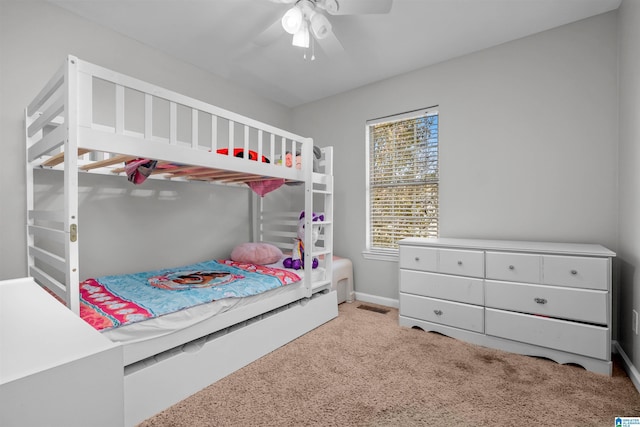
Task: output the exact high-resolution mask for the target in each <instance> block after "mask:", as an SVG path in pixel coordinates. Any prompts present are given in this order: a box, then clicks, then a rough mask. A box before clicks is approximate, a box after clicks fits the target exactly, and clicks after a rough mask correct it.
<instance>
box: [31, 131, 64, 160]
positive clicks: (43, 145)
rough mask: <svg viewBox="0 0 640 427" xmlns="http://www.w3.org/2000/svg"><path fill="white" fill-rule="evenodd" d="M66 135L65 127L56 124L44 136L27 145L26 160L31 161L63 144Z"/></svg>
mask: <svg viewBox="0 0 640 427" xmlns="http://www.w3.org/2000/svg"><path fill="white" fill-rule="evenodd" d="M66 136H67V130H66V129H65V127H64V126H63V125H58V126H56V128H55V129H54V130H53V131H51V132H49V133H48V134H47V135H46V136H45V137H44V138H42V139H41V140H40V141H38V142H36V143H35V144H33V145H32V146H31V147H29V150H28V154H27V155H28V160H27V161H29V162H32V161H34V160H35V159H36V158H38V157H40V156H42V155H43V154H46V153H48V152H50V151H52V150H55V149H56V148H58V147H60V146H61V145H62V144H64V140H65V138H66Z"/></svg>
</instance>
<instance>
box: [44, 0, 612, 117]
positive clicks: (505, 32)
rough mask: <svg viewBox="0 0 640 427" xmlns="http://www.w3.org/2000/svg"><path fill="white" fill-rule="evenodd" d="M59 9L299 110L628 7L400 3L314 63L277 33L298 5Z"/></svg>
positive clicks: (337, 24) (105, 3) (348, 24)
mask: <svg viewBox="0 0 640 427" xmlns="http://www.w3.org/2000/svg"><path fill="white" fill-rule="evenodd" d="M49 1H51V2H52V3H54V4H57V5H59V6H61V7H63V8H65V9H68V10H69V11H71V12H73V13H76V14H78V15H80V16H82V17H85V18H87V19H89V20H91V21H95V22H97V23H99V24H101V25H103V26H105V27H108V28H111V29H113V30H115V31H117V32H119V33H122V34H124V35H126V36H128V37H131V38H133V39H136V40H138V41H140V42H142V43H144V44H146V45H149V46H151V47H154V48H156V49H159V50H161V51H163V52H165V53H167V54H169V55H171V56H173V57H176V58H179V59H181V60H183V61H186V62H188V63H191V64H193V65H195V66H198V67H200V68H202V69H205V70H208V71H210V72H211V73H214V74H217V75H219V76H222V77H225V78H227V79H229V80H231V81H233V82H236V83H238V84H240V85H242V86H243V87H247V88H250V89H252V90H254V91H255V92H257V93H259V94H261V95H263V96H265V97H267V98H269V99H272V100H274V101H276V102H279V103H282V104H284V105H286V106H289V107H295V106H298V105H301V104H304V103H307V102H311V101H314V100H318V99H321V98H323V97H326V96H329V95H334V94H336V93H340V92H344V91H347V90H350V89H353V88H356V87H359V86H363V85H366V84H368V83H372V82H375V81H379V80H383V79H386V78H388V77H391V76H395V75H398V74H402V73H406V72H409V71H412V70H416V69H419V68H422V67H425V66H428V65H431V64H435V63H438V62H441V61H444V60H447V59H450V58H453V57H456V56H460V55H464V54H467V53H470V52H474V51H478V50H481V49H485V48H488V47H491V46H495V45H498V44H501V43H504V42H507V41H510V40H514V39H517V38H521V37H524V36H527V35H530V34H534V33H537V32H540V31H544V30H547V29H550V28H553V27H557V26H560V25H563V24H566V23H569V22H573V21H577V20H580V19H584V18H587V17H590V16H593V15H598V14H601V13H604V12H607V11H610V10H613V9H616V8H618V6H619V4H620V1H621V0H394V2H393V6H392V8H391V11H390V13H388V14H383V15H345V16H330V17H329V19H330V21H331V22H332V25H333V30H334V33H335V35H336V36H337V37H338V39H339V40H340V42H341V43H342V45H343V47H344V51H343V52H342V53H339V54H332V55H329V56H327V55H326V54H325V53H324V52H323V51H322V50H321V49H320V48H319V47H318V45H317V44H316V49H315V53H316V59H315V60H314V61H309V60H305V59H304V58H303V49H302V48H297V47H294V46H291V36H290V35H288V34H286V33H285V32H284V30H282V28H281V26H280V25H276V26H273V27H272V24H274V23H275V22H276V21H279V20H280V17H281V16H282V14H283V13H284V12H285V11H286V10H287V9H288V8H289V7H290V6H287V5H284V4H278V3H276V2H273V1H270V0H49ZM339 1H341V2H344V3H346V2H348V1H350V0H339ZM351 1H353V0H351ZM269 28H271V29H272V30H271V31H267V33H266V34H268V35H269V36H270V37H267V36H266V35H265V33H263V32H264V31H265V30H267V29H269ZM274 29H275V32H274ZM261 34H262V35H261ZM259 36H260V37H259Z"/></svg>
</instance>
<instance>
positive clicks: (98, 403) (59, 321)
mask: <svg viewBox="0 0 640 427" xmlns="http://www.w3.org/2000/svg"><path fill="white" fill-rule="evenodd" d="M123 378H124V373H123V368H122V348H121V346H120V345H118V344H114V343H112V342H111V341H109V340H108V339H107V338H105V337H103V336H102V335H101V334H100V333H99V332H98V331H96V330H95V329H93V328H92V327H91V326H89V324H87V323H86V322H84V321H83V320H82V319H80V318H79V317H78V316H76V315H75V314H73V313H72V312H71V311H69V310H68V309H67V308H66V307H64V306H63V305H62V304H60V303H59V302H58V301H56V300H55V299H54V298H53V297H52V296H50V295H48V294H47V293H46V292H45V291H44V290H43V289H42V288H41V287H40V286H38V285H37V284H36V283H35V282H34V281H33V279H31V278H24V279H15V280H5V281H0V426H2V427H12V426H15V427H24V426H65V427H74V426H78V427H80V426H96V427H97V426H104V427H118V426H121V425H123V423H124V401H123V381H124V380H123Z"/></svg>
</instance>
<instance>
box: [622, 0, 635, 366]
mask: <svg viewBox="0 0 640 427" xmlns="http://www.w3.org/2000/svg"><path fill="white" fill-rule="evenodd" d="M618 12H619V35H620V45H619V52H620V53H619V54H620V62H619V64H620V169H619V173H620V178H619V183H620V184H619V185H620V197H619V198H620V204H619V211H620V244H619V250H618V261H619V263H620V265H621V269H620V288H619V294H620V296H619V302H620V304H619V310H618V312H617V313H616V314H617V316H618V319H619V322H620V331H619V335H618V341H619V342H620V344H621V345H622V348H623V349H624V351H625V353H626V354H627V355H628V356H629V358H630V359H631V361H632V362H633V365H634V366H635V367H638V366H640V338H638V335H637V334H635V333H633V331H632V329H631V327H630V326H631V313H632V310H633V309H635V310H636V311H640V291H639V290H638V289H639V287H640V278H639V276H638V268H639V267H640V205H639V204H638V200H640V199H639V198H638V195H639V194H640V168H639V167H638V165H640V55H639V52H640V25H638V23H640V2H637V1H635V0H623V2H622V5H621V7H620V9H619V10H618Z"/></svg>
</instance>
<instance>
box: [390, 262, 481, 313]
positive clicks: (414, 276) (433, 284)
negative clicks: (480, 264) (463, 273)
mask: <svg viewBox="0 0 640 427" xmlns="http://www.w3.org/2000/svg"><path fill="white" fill-rule="evenodd" d="M483 282H484V281H483V280H482V279H476V278H472V277H460V276H449V275H446V274H437V273H425V272H421V271H413V270H400V292H404V293H408V294H414V295H420V296H425V297H432V298H440V299H447V300H451V301H457V302H464V303H467V304H477V305H483V303H484V289H483Z"/></svg>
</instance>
